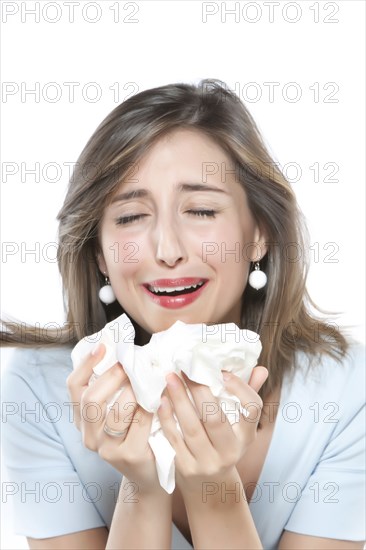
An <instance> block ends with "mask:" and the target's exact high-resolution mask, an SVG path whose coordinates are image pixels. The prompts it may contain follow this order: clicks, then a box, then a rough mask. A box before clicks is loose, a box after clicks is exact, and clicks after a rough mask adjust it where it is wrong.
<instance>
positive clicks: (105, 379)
mask: <svg viewBox="0 0 366 550" xmlns="http://www.w3.org/2000/svg"><path fill="white" fill-rule="evenodd" d="M104 354H105V346H104V345H103V344H101V345H100V346H99V348H98V349H97V350H96V353H95V354H94V355H92V354H90V355H89V356H88V357H87V358H86V360H85V361H84V362H83V364H82V365H80V367H78V368H77V369H75V370H74V371H73V372H72V373H71V374H70V375H69V376H68V378H67V381H66V383H67V387H68V391H69V394H70V397H71V400H72V401H73V402H74V403H75V402H76V403H77V404H78V406H77V407H76V411H75V424H76V427H77V428H78V429H79V430H80V431H81V433H82V437H83V443H84V445H85V446H86V447H87V448H88V449H90V450H92V451H95V452H97V453H98V454H99V456H100V457H101V458H102V459H103V460H105V461H106V462H109V463H110V464H111V465H112V466H114V468H116V469H117V470H119V471H120V472H121V473H122V474H123V475H124V476H126V477H127V478H128V479H129V481H132V482H135V483H137V484H138V487H139V491H147V492H149V491H155V490H160V489H161V487H160V484H159V480H158V476H157V471H156V465H155V458H154V455H153V453H152V451H151V448H150V445H149V443H148V437H149V435H150V430H151V422H152V417H153V415H152V414H151V413H148V412H147V411H145V410H144V409H143V408H141V407H140V406H138V404H137V402H136V398H135V395H134V393H133V391H132V387H131V384H130V382H129V380H128V377H127V375H126V373H125V371H124V370H123V368H122V365H121V364H120V363H116V364H115V365H114V366H113V367H112V368H110V369H109V370H108V371H106V372H105V373H104V374H102V375H101V376H100V377H99V378H97V379H96V380H95V381H94V382H93V384H91V385H90V386H89V385H88V382H89V379H90V377H91V376H92V374H93V367H95V366H96V365H97V363H99V361H101V360H102V358H103V356H104ZM121 387H123V391H122V393H121V395H119V397H118V399H117V400H116V402H115V403H114V405H113V407H112V408H111V410H110V411H109V412H108V411H107V403H108V402H109V401H111V399H112V398H113V396H114V395H115V394H116V392H117V391H118V390H119V389H120V388H121ZM105 426H107V429H108V428H109V429H110V430H114V431H117V432H120V433H121V435H120V436H118V437H116V436H111V435H109V434H108V433H106V432H105V431H104V427H105Z"/></svg>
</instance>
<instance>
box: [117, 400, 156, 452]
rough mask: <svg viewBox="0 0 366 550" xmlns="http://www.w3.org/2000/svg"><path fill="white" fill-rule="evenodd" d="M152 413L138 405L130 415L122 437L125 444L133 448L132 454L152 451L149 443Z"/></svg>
mask: <svg viewBox="0 0 366 550" xmlns="http://www.w3.org/2000/svg"><path fill="white" fill-rule="evenodd" d="M153 416H154V415H153V413H149V412H147V411H145V409H143V408H142V407H140V406H138V407H137V408H136V411H135V412H134V414H133V416H132V421H131V423H130V425H129V429H128V432H127V435H126V437H125V439H124V443H125V445H126V446H127V445H128V446H129V448H131V449H134V454H135V455H137V456H139V455H140V456H143V455H144V454H146V452H147V451H148V452H152V451H151V449H150V445H149V436H150V433H151V425H152V421H153Z"/></svg>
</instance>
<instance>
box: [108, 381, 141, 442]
mask: <svg viewBox="0 0 366 550" xmlns="http://www.w3.org/2000/svg"><path fill="white" fill-rule="evenodd" d="M137 408H138V405H137V402H136V398H135V394H134V393H133V390H132V387H131V384H130V383H128V384H126V385H125V386H124V387H123V388H122V390H121V391H120V392H119V395H118V397H117V399H116V401H115V402H114V403H113V405H112V407H111V408H110V410H109V411H108V412H107V414H106V417H105V418H102V420H101V423H100V425H99V426H98V430H99V435H100V437H105V436H106V433H107V437H108V436H109V437H113V435H112V434H111V431H112V433H113V432H117V433H120V434H121V435H119V436H118V439H119V443H122V442H123V441H124V440H125V439H126V437H127V434H128V431H129V429H130V427H131V425H132V424H133V423H137V422H138V420H137V417H136V419H134V415H135V413H136V411H137ZM108 431H109V432H110V433H109V434H108Z"/></svg>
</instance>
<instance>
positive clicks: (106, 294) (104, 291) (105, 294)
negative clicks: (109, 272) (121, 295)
mask: <svg viewBox="0 0 366 550" xmlns="http://www.w3.org/2000/svg"><path fill="white" fill-rule="evenodd" d="M99 300H100V301H101V302H103V303H104V304H105V305H106V306H107V305H109V304H112V303H113V302H115V301H116V295H115V293H114V292H113V288H112V286H111V283H110V282H109V279H108V277H106V278H105V285H104V286H102V287H101V289H100V290H99Z"/></svg>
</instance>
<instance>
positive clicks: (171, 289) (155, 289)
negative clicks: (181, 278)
mask: <svg viewBox="0 0 366 550" xmlns="http://www.w3.org/2000/svg"><path fill="white" fill-rule="evenodd" d="M203 283H204V281H202V282H200V283H197V284H196V285H189V286H176V287H164V286H161V287H160V286H159V287H156V286H150V285H148V288H149V290H150V291H151V292H179V291H182V290H187V289H189V288H197V287H200V286H202V285H203Z"/></svg>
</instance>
